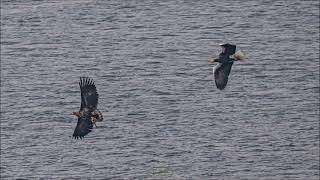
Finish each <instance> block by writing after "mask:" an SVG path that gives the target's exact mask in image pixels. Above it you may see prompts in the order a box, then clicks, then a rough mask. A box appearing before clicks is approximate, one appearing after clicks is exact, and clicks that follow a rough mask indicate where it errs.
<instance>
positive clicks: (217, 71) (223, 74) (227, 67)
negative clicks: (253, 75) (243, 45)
mask: <svg viewBox="0 0 320 180" xmlns="http://www.w3.org/2000/svg"><path fill="white" fill-rule="evenodd" d="M220 46H221V47H222V52H221V53H220V54H219V58H217V59H211V60H210V61H209V62H210V63H213V62H217V63H218V64H217V65H216V66H214V67H213V75H214V80H215V84H216V86H217V88H218V89H220V90H222V89H224V88H225V87H226V86H227V83H228V77H229V74H230V72H231V68H232V65H233V62H234V61H239V60H243V59H244V55H243V53H242V52H241V51H237V52H236V45H232V44H228V43H227V44H220ZM232 55H233V58H231V57H230V56H232Z"/></svg>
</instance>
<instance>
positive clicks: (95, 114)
mask: <svg viewBox="0 0 320 180" xmlns="http://www.w3.org/2000/svg"><path fill="white" fill-rule="evenodd" d="M79 86H80V91H81V105H80V111H79V112H74V113H73V114H74V115H76V116H77V117H78V123H77V126H76V128H75V130H74V133H73V137H74V138H76V139H78V138H81V139H82V138H83V137H84V136H85V135H87V134H88V133H89V132H91V130H92V128H93V125H94V124H95V122H97V121H102V120H103V117H102V113H101V112H100V111H99V110H98V109H97V106H98V98H99V95H98V92H97V89H96V86H95V84H94V81H93V80H92V79H90V78H87V77H81V78H80V82H79Z"/></svg>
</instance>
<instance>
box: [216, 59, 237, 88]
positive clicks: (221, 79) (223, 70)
mask: <svg viewBox="0 0 320 180" xmlns="http://www.w3.org/2000/svg"><path fill="white" fill-rule="evenodd" d="M232 65H233V61H230V62H226V63H219V64H218V65H217V66H216V67H215V69H214V80H215V83H216V86H217V88H218V89H220V90H222V89H224V88H225V87H226V86H227V83H228V76H229V74H230V71H231V68H232Z"/></svg>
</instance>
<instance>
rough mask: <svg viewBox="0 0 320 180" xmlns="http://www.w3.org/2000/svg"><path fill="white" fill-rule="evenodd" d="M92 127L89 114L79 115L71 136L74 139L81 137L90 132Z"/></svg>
mask: <svg viewBox="0 0 320 180" xmlns="http://www.w3.org/2000/svg"><path fill="white" fill-rule="evenodd" d="M92 128H93V123H92V121H91V116H90V115H84V116H80V117H79V119H78V123H77V126H76V128H75V130H74V133H73V135H72V136H73V137H74V138H75V139H78V138H80V139H82V138H83V137H84V136H85V135H87V134H88V133H89V132H91V129H92Z"/></svg>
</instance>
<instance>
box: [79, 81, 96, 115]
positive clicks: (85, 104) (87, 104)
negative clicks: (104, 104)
mask: <svg viewBox="0 0 320 180" xmlns="http://www.w3.org/2000/svg"><path fill="white" fill-rule="evenodd" d="M79 86H80V90H81V106H80V111H82V110H83V109H84V108H86V109H87V110H89V111H94V110H95V109H96V108H97V106H98V97H99V95H98V92H97V89H96V86H95V85H94V81H93V80H92V79H90V78H88V77H80V82H79Z"/></svg>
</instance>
